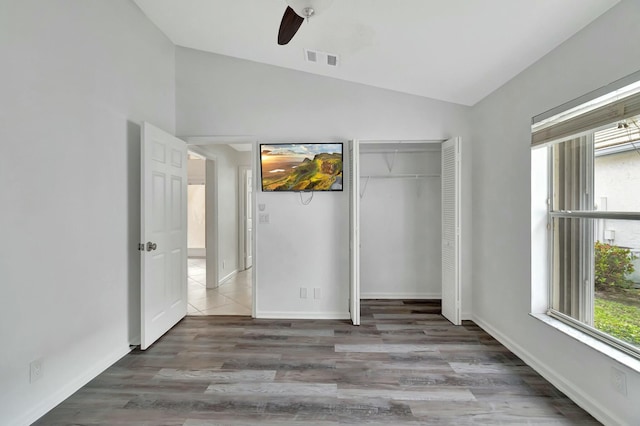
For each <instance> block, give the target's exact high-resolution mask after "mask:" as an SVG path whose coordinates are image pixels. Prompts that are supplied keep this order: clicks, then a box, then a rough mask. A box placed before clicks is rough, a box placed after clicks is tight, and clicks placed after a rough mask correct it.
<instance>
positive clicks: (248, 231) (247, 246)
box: [244, 169, 253, 269]
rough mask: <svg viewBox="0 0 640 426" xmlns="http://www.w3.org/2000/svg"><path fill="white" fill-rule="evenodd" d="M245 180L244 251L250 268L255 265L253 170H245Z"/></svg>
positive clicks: (247, 265)
mask: <svg viewBox="0 0 640 426" xmlns="http://www.w3.org/2000/svg"><path fill="white" fill-rule="evenodd" d="M244 176H245V181H244V187H245V190H244V200H245V201H244V209H245V213H244V217H245V232H244V253H245V260H244V265H245V268H246V269H249V268H251V267H252V266H253V251H252V243H251V242H252V241H253V213H252V212H253V205H252V202H251V200H252V198H253V171H252V170H250V169H247V170H246V171H245V175H244Z"/></svg>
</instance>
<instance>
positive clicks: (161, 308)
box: [140, 123, 187, 349]
mask: <svg viewBox="0 0 640 426" xmlns="http://www.w3.org/2000/svg"><path fill="white" fill-rule="evenodd" d="M141 148H142V158H141V167H142V175H141V179H142V194H141V198H142V215H141V217H142V245H141V253H142V268H141V269H142V277H141V278H142V284H141V305H142V306H141V310H142V325H141V344H140V348H141V349H147V348H148V347H149V346H151V344H152V343H153V342H155V341H156V340H157V339H158V338H159V337H160V336H162V335H163V334H164V333H166V332H167V331H168V330H169V329H170V328H171V327H173V326H174V325H175V324H176V323H177V322H178V321H180V320H181V319H182V318H183V317H184V316H185V315H186V314H187V198H186V197H187V146H186V144H185V143H184V142H183V141H181V140H180V139H177V138H175V137H174V136H172V135H170V134H169V133H166V132H164V131H162V130H160V129H158V128H157V127H154V126H152V125H150V124H149V123H143V125H142V141H141Z"/></svg>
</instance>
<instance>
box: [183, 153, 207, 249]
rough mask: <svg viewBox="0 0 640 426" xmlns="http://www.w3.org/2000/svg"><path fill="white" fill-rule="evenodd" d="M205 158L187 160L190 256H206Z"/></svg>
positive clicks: (188, 245) (188, 243)
mask: <svg viewBox="0 0 640 426" xmlns="http://www.w3.org/2000/svg"><path fill="white" fill-rule="evenodd" d="M205 179H206V168H205V160H203V159H200V158H190V159H189V160H187V180H188V183H189V188H188V192H189V194H188V195H189V197H188V198H187V248H188V251H189V257H204V256H205V254H206V251H205V247H206V244H205V236H206V222H207V221H206V210H205V186H204V184H205Z"/></svg>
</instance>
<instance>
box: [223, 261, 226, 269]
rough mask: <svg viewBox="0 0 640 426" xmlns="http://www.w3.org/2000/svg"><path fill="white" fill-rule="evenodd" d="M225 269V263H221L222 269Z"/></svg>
mask: <svg viewBox="0 0 640 426" xmlns="http://www.w3.org/2000/svg"><path fill="white" fill-rule="evenodd" d="M226 267H227V265H226V264H225V261H224V260H223V261H222V269H225V268H226Z"/></svg>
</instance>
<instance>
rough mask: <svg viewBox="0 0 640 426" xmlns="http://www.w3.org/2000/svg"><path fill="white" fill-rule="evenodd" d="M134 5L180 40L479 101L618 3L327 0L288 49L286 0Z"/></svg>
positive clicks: (143, 0)
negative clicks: (282, 41) (310, 53)
mask: <svg viewBox="0 0 640 426" xmlns="http://www.w3.org/2000/svg"><path fill="white" fill-rule="evenodd" d="M134 1H135V2H136V3H137V4H138V6H139V7H140V8H141V9H142V11H143V12H144V13H145V14H146V15H147V16H148V17H149V19H150V20H151V21H152V22H154V23H155V24H156V25H157V26H158V27H159V28H160V30H161V31H163V32H164V33H165V34H166V35H167V36H168V37H169V39H171V41H173V43H175V44H176V45H178V46H184V47H189V48H193V49H199V50H203V51H208V52H214V53H218V54H222V55H228V56H233V57H236V58H242V59H248V60H251V61H256V62H261V63H265V64H271V65H276V66H280V67H285V68H290V69H294V70H300V71H305V72H309V73H314V74H319V75H324V76H329V77H334V78H338V79H342V80H347V81H352V82H357V83H362V84H367V85H371V86H375V87H381V88H385V89H390V90H395V91H399V92H405V93H410V94H415V95H420V96H425V97H429V98H434V99H440V100H444V101H449V102H454V103H459V104H463V105H474V104H475V103H477V102H478V101H480V100H481V99H482V98H484V97H485V96H487V95H488V94H489V93H491V92H493V91H494V90H496V89H497V88H498V87H500V86H501V85H503V84H504V83H506V82H507V81H508V80H510V79H511V78H513V77H514V76H516V75H517V74H518V73H520V72H521V71H523V70H524V69H525V68H527V67H528V66H529V65H531V64H532V63H534V62H535V61H537V60H538V59H540V58H541V57H542V56H544V55H545V54H546V53H548V52H550V51H551V50H553V49H554V48H555V47H556V46H558V45H559V44H561V43H562V42H564V41H565V40H567V39H568V38H570V37H571V36H572V35H574V34H575V33H576V32H578V31H579V30H580V29H582V28H584V27H585V26H587V25H588V24H589V23H590V22H592V21H593V20H594V19H596V18H597V17H598V16H600V15H601V14H603V13H605V12H606V11H607V10H608V9H609V8H611V7H612V6H614V5H615V4H616V3H618V1H619V0H334V1H330V0H329V3H331V4H330V5H329V6H328V7H327V8H326V9H325V10H322V9H320V12H319V13H318V14H317V15H316V16H313V17H312V18H311V19H310V20H309V21H308V22H304V23H303V24H302V27H301V28H300V30H299V31H298V33H297V34H296V35H295V37H294V38H293V40H292V41H291V42H290V43H289V44H287V45H285V46H279V45H278V44H277V34H278V28H279V25H280V20H281V19H282V15H283V13H284V10H285V8H286V7H287V3H286V1H285V0H134ZM291 1H294V0H291ZM298 1H300V0H298ZM307 1H310V2H314V1H320V0H307ZM324 1H326V0H324ZM304 49H311V50H314V51H319V52H325V53H330V54H333V55H336V56H337V57H338V65H337V66H335V67H334V66H328V65H326V63H321V62H322V61H320V62H317V63H311V62H307V61H306V60H305V53H304ZM325 62H326V61H325Z"/></svg>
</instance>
